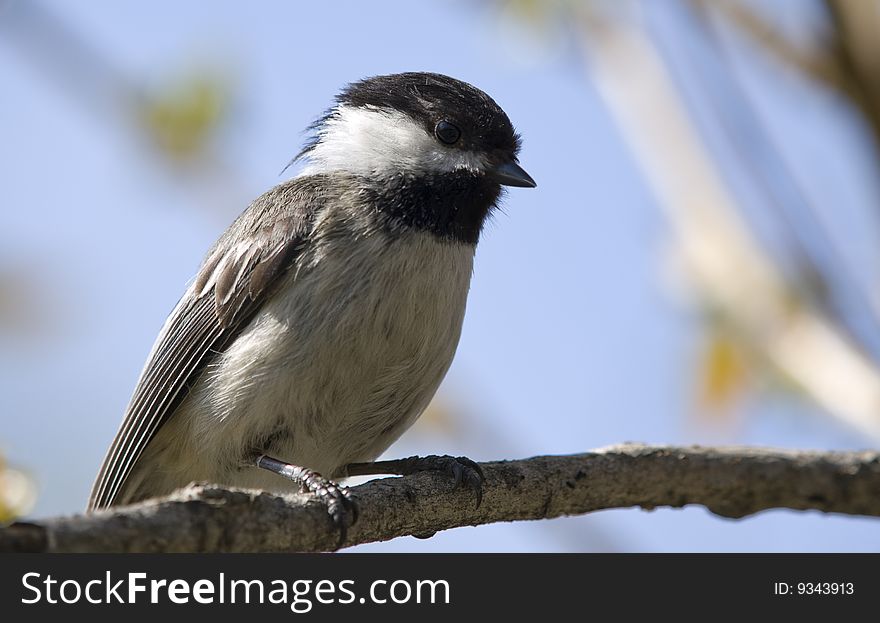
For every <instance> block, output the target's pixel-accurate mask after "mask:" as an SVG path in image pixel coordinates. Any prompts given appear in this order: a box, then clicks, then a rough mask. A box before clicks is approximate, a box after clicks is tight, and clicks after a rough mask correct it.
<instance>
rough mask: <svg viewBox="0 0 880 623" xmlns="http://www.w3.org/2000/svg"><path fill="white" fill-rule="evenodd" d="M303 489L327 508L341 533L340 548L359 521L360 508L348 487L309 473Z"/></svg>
mask: <svg viewBox="0 0 880 623" xmlns="http://www.w3.org/2000/svg"><path fill="white" fill-rule="evenodd" d="M302 487H303V489H304V490H305V491H306V492H308V493H312V494H314V495H315V496H316V497H317V498H318V499H319V500H321V502H322V503H323V504H324V505H325V506H326V507H327V514H328V515H329V516H330V520H331V521H332V522H333V526H334V527H335V528H336V529H337V530H338V531H339V541H338V543H337V544H336V547H337V548H338V547H340V546H341V545H342V544H343V543H344V542H345V538H346V536H347V535H348V528H349V527H350V526H352V525H354V523H355V522H356V521H357V520H358V506H357V501H356V500H355V498H354V495H353V494H352V493H351V491H350V490H349V488H348V487H344V486H342V485H340V484H337V483H336V482H334V481H332V480H330V479H328V478H324V477H323V476H322V475H321V474H319V473H317V472H313V471H309V473H308V474H306V475H305V476H304V477H303V479H302Z"/></svg>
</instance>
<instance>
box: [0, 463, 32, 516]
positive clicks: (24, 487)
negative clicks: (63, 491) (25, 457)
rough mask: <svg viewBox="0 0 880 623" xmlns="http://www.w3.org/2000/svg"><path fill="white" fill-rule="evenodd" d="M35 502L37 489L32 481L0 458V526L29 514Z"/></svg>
mask: <svg viewBox="0 0 880 623" xmlns="http://www.w3.org/2000/svg"><path fill="white" fill-rule="evenodd" d="M36 500H37V487H36V485H35V483H34V481H33V479H32V478H31V477H30V476H28V475H27V474H26V473H25V472H23V471H21V470H18V469H15V468H13V467H10V466H9V464H8V463H6V462H5V461H4V460H3V459H2V457H0V525H2V524H6V523H10V522H11V521H13V520H14V519H15V518H17V517H21V516H22V515H24V514H26V513H28V512H30V510H31V509H32V508H33V507H34V502H36Z"/></svg>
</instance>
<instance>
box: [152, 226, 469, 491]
mask: <svg viewBox="0 0 880 623" xmlns="http://www.w3.org/2000/svg"><path fill="white" fill-rule="evenodd" d="M325 221H326V222H322V223H319V225H318V231H319V232H320V231H323V232H325V233H326V234H327V235H326V236H324V237H322V236H321V235H320V234H319V235H318V237H317V238H318V239H319V240H321V242H320V243H319V244H316V245H314V246H313V247H312V248H311V249H310V251H309V252H308V254H307V255H306V256H305V257H303V258H300V261H299V262H298V268H297V269H296V270H295V271H292V272H291V273H289V274H288V276H287V277H286V278H285V282H284V284H283V285H282V286H281V288H280V290H279V291H277V292H276V293H275V294H274V295H273V297H272V298H271V299H270V301H268V302H267V304H266V305H265V306H264V307H263V308H262V310H261V311H260V313H259V315H258V316H257V317H256V318H254V320H253V321H252V322H251V323H250V325H249V326H248V327H247V328H246V329H245V330H244V331H243V332H242V334H241V335H240V336H239V337H238V338H237V339H236V340H235V341H234V342H233V344H232V345H231V346H230V347H229V348H228V350H227V351H226V352H225V353H224V354H223V355H221V356H220V357H218V359H217V360H216V361H215V362H214V363H212V364H211V365H210V366H209V367H208V368H207V369H206V371H205V372H204V373H203V375H202V376H201V377H200V379H199V381H198V382H197V384H196V385H195V387H193V388H192V390H191V392H190V394H189V395H188V396H187V398H186V399H185V400H184V402H183V403H182V404H181V406H180V408H179V409H178V411H177V412H176V413H175V414H174V416H173V417H172V419H171V420H170V421H169V422H168V423H167V424H166V425H165V426H163V428H162V429H161V430H160V432H159V434H158V435H157V439H154V442H153V443H151V444H150V445H151V448H148V449H147V453H146V454H145V456H144V457H143V459H142V460H141V462H140V463H141V464H143V466H144V467H147V466H148V465H149V464H150V463H154V464H162V465H165V466H173V468H172V469H170V470H169V469H166V470H165V471H163V472H162V473H161V474H159V473H156V472H153V473H152V474H151V476H148V478H149V479H151V480H152V481H153V485H151V487H150V488H151V489H153V488H157V489H166V488H167V489H173V488H174V487H176V486H181V485H182V484H186V483H188V482H190V481H193V480H202V479H204V480H209V481H214V482H222V483H225V484H231V485H239V486H256V487H262V488H270V489H279V488H285V487H286V486H289V485H285V482H284V481H283V480H282V479H281V478H279V477H277V476H275V475H273V474H269V473H267V472H263V471H262V470H256V469H241V466H240V465H238V464H233V463H231V462H230V457H240V456H242V455H243V454H244V453H246V451H247V450H248V449H249V448H251V447H258V446H260V445H263V444H266V443H269V444H270V447H269V448H266V449H264V451H266V453H267V454H269V453H274V455H275V456H276V458H279V459H281V460H285V461H289V462H291V463H294V464H297V465H303V466H306V467H310V468H312V469H316V470H318V471H319V472H321V473H323V474H324V475H326V476H328V477H333V476H338V475H340V472H339V470H340V469H341V468H342V467H343V466H344V465H346V464H348V463H349V462H353V461H366V460H372V459H374V458H375V457H377V456H378V455H379V454H381V453H382V452H383V451H384V450H385V449H386V448H387V447H388V446H389V445H390V444H391V443H392V442H393V441H394V440H395V439H397V437H398V436H399V435H400V434H401V433H403V431H405V430H406V429H407V428H408V427H409V426H410V425H411V424H412V423H413V422H414V421H415V419H416V418H417V417H418V416H419V415H421V413H422V411H423V410H424V409H425V408H426V407H427V405H428V402H429V401H430V400H431V398H432V396H433V395H434V393H435V391H436V389H437V387H438V386H439V384H440V382H441V380H442V379H443V377H444V375H445V374H446V371H447V369H448V368H449V365H450V363H451V361H452V357H453V355H454V353H455V349H456V346H457V344H458V339H459V335H460V332H461V325H462V321H463V318H464V311H465V303H466V297H467V291H468V287H469V282H470V276H471V271H472V265H473V254H474V247H473V246H472V245H468V244H462V243H457V242H447V241H440V240H438V239H437V238H436V237H434V236H432V235H430V234H427V233H416V232H410V233H407V234H406V235H404V236H401V237H395V239H394V240H391V239H390V238H388V237H387V236H386V235H385V234H384V233H383V232H381V231H373V230H371V229H370V228H369V227H364V229H363V231H362V232H361V235H360V236H358V237H355V238H353V240H354V241H355V242H354V243H353V245H352V244H349V245H348V246H347V247H346V248H345V249H341V248H338V247H336V246H334V245H332V244H330V242H329V241H330V239H331V237H332V232H333V229H334V228H336V227H338V226H339V225H340V221H339V219H338V218H337V217H333V216H332V215H329V216H326V217H325ZM345 226H346V227H350V226H351V224H350V222H346V225H345ZM160 452H161V453H172V454H173V455H174V456H173V457H172V456H165V457H160V456H158V455H157V453H160ZM151 455H152V457H151ZM169 459H170V460H169ZM139 467H140V465H139ZM138 471H141V470H138ZM160 476H163V477H164V479H165V480H167V481H168V482H167V484H164V483H162V482H160V481H161V478H160ZM135 480H140V478H136V479H135ZM158 492H161V491H152V492H151V493H153V494H155V493H158Z"/></svg>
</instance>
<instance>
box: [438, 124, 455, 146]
mask: <svg viewBox="0 0 880 623" xmlns="http://www.w3.org/2000/svg"><path fill="white" fill-rule="evenodd" d="M434 136H436V137H437V139H438V140H439V141H440V142H441V143H446V144H447V145H452V144H453V143H455V142H457V141H458V139H460V138H461V130H459V129H458V126H456V125H453V124H451V123H449V122H448V121H441V122H439V123H438V124H437V125H436V126H434Z"/></svg>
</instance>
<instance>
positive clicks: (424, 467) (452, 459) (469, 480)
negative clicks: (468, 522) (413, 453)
mask: <svg viewBox="0 0 880 623" xmlns="http://www.w3.org/2000/svg"><path fill="white" fill-rule="evenodd" d="M408 461H409V462H410V469H411V471H410V473H414V472H423V471H439V472H444V473H447V474H449V475H450V476H452V478H453V479H454V482H453V488H454V489H458V488H459V487H461V486H465V487H467V488H468V489H470V490H471V491H473V492H474V495H475V496H476V498H477V506H476V508H480V504H481V503H482V502H483V483H484V482H485V481H486V477H485V475H484V474H483V470H482V468H481V467H480V466H479V464H478V463H476V462H474V461H472V460H470V459H469V458H467V457H466V456H449V455H443V456H438V455H429V456H418V457H412V458H411V459H408Z"/></svg>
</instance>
